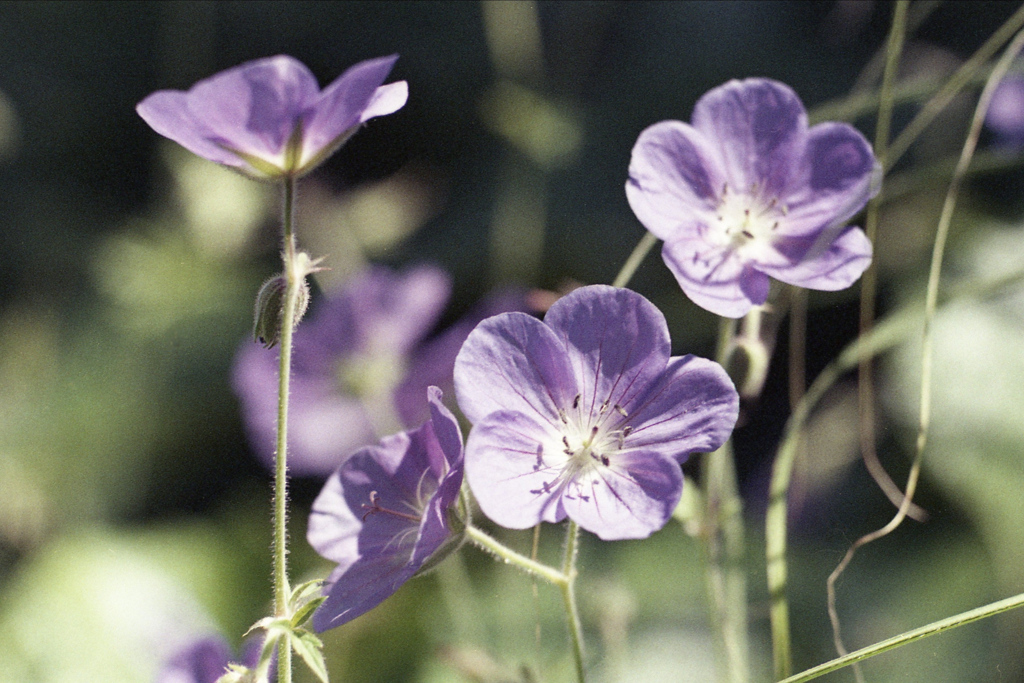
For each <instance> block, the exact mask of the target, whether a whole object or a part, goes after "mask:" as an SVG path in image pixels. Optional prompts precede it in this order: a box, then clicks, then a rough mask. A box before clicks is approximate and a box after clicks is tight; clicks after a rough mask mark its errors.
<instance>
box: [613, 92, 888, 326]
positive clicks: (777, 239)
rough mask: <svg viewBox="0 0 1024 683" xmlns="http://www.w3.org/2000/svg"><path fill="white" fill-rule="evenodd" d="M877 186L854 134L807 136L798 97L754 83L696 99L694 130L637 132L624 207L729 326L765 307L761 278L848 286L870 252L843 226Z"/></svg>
mask: <svg viewBox="0 0 1024 683" xmlns="http://www.w3.org/2000/svg"><path fill="white" fill-rule="evenodd" d="M880 177H881V174H880V169H879V167H878V164H877V162H876V161H875V157H874V155H873V153H872V151H871V146H870V145H869V144H868V142H867V140H865V139H864V136H863V135H861V134H860V133H859V132H858V131H857V130H856V129H855V128H853V127H852V126H850V125H848V124H845V123H821V124H818V125H816V126H814V127H813V128H808V127H807V113H806V112H805V111H804V106H803V104H802V103H801V102H800V99H799V98H798V97H797V95H796V93H794V92H793V91H792V90H791V89H790V88H789V87H788V86H786V85H783V84H782V83H778V82H776V81H771V80H767V79H763V78H751V79H748V80H744V81H729V82H728V83H726V84H725V85H722V86H719V87H717V88H715V89H714V90H711V91H710V92H708V93H707V94H705V95H704V96H703V97H701V98H700V100H699V101H698V102H697V105H696V106H695V107H694V110H693V118H692V124H686V123H682V122H681V121H662V122H661V123H656V124H654V125H653V126H651V127H649V128H647V129H646V130H644V131H643V132H642V133H641V134H640V137H639V138H638V139H637V141H636V145H635V146H634V147H633V156H632V160H631V161H630V164H629V180H628V181H627V182H626V197H627V198H628V199H629V204H630V206H631V207H632V208H633V212H634V213H636V215H637V217H638V218H639V219H640V222H641V223H643V224H644V226H646V228H647V229H648V230H649V231H651V233H652V234H654V235H655V236H656V237H658V238H660V239H662V240H664V241H665V244H664V247H663V249H662V256H663V258H664V259H665V263H666V265H668V267H669V270H671V271H672V274H673V275H675V277H676V280H678V281H679V285H680V286H681V287H682V288H683V291H684V292H685V293H686V295H687V296H688V297H690V299H691V300H693V301H694V302H695V303H696V304H698V305H699V306H702V307H703V308H706V309H707V310H709V311H711V312H712V313H717V314H718V315H723V316H727V317H730V318H738V317H741V316H743V315H745V314H746V313H747V312H748V311H749V310H750V309H751V308H752V307H754V306H758V305H761V304H763V303H764V302H765V301H766V300H767V298H768V288H769V276H770V277H773V278H775V279H777V280H781V281H782V282H786V283H789V284H791V285H797V286H800V287H807V288H810V289H822V290H838V289H844V288H846V287H849V286H850V285H851V284H852V283H853V282H855V281H856V280H857V278H859V277H860V275H861V273H863V272H864V270H866V269H867V267H868V266H869V265H870V264H871V243H870V242H869V241H868V239H867V237H866V236H865V234H864V232H863V231H862V230H860V229H859V228H855V227H847V226H846V222H847V221H848V220H850V219H851V218H852V217H853V216H854V215H855V214H856V213H857V212H858V211H860V210H861V209H862V208H863V207H864V205H865V204H866V203H867V201H868V200H869V199H870V198H871V197H873V196H874V195H875V194H877V193H878V190H879V185H880V184H879V179H880Z"/></svg>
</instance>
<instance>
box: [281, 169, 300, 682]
mask: <svg viewBox="0 0 1024 683" xmlns="http://www.w3.org/2000/svg"><path fill="white" fill-rule="evenodd" d="M295 184H296V180H295V178H294V177H291V176H287V177H285V178H284V181H283V183H282V186H283V201H282V221H281V224H282V232H283V239H284V246H283V250H282V252H281V258H282V260H283V262H284V264H283V265H284V278H285V295H284V304H283V308H284V310H283V314H282V316H281V349H280V360H279V371H278V384H277V460H276V464H275V470H274V615H275V616H277V617H279V618H287V617H288V616H290V615H289V614H288V598H289V594H290V593H291V588H290V586H289V583H288V386H289V381H290V375H291V361H292V331H293V330H294V328H295V325H294V322H293V321H294V320H295V310H296V307H297V306H298V301H299V294H300V291H301V289H302V284H303V282H304V281H305V277H306V272H304V270H303V268H302V266H301V265H300V264H299V256H298V250H297V249H296V246H295V233H294V231H293V227H292V226H293V224H294V218H295ZM305 260H308V259H305ZM291 678H292V671H291V643H290V641H289V638H288V636H287V635H285V637H284V638H283V640H282V642H281V644H280V647H279V648H278V665H277V680H278V683H290V682H291Z"/></svg>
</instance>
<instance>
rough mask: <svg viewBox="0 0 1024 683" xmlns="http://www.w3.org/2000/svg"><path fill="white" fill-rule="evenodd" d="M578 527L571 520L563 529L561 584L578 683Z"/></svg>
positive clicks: (581, 674)
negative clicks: (563, 551)
mask: <svg viewBox="0 0 1024 683" xmlns="http://www.w3.org/2000/svg"><path fill="white" fill-rule="evenodd" d="M579 540H580V527H579V525H578V524H576V522H574V521H573V520H571V519H570V520H569V524H568V526H567V527H566V530H565V557H564V559H563V560H562V574H563V575H564V576H565V578H566V581H565V583H564V584H563V585H562V586H561V589H562V600H563V602H564V603H565V615H566V617H567V618H568V620H569V637H570V639H571V640H572V654H573V659H574V660H575V662H576V678H577V680H579V683H584V681H585V680H586V670H585V669H584V667H583V626H582V625H581V624H580V613H579V609H578V608H577V607H576V590H575V585H576V555H577V554H578V551H579Z"/></svg>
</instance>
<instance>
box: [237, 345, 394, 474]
mask: <svg viewBox="0 0 1024 683" xmlns="http://www.w3.org/2000/svg"><path fill="white" fill-rule="evenodd" d="M299 329H300V330H301V329H302V328H301V327H300V328H299ZM277 370H278V353H277V350H276V349H270V350H268V349H264V348H262V347H259V346H257V345H256V344H253V343H251V342H249V341H246V342H245V343H244V345H243V346H242V348H241V349H240V350H239V352H238V355H237V356H236V359H235V366H234V369H233V371H232V387H233V388H234V391H235V393H236V394H237V395H238V397H239V399H240V401H241V409H242V416H243V418H244V423H245V427H246V431H247V432H248V434H249V442H250V443H251V444H252V447H253V450H255V451H256V454H257V455H258V456H259V457H260V459H261V460H262V461H263V463H264V464H265V465H266V466H267V467H269V468H273V466H274V453H275V451H276V443H277ZM331 380H332V378H331V377H330V376H329V375H328V376H319V375H317V374H316V373H312V374H306V373H304V372H302V371H301V370H299V369H298V368H293V374H292V385H291V392H290V393H291V399H290V400H291V411H290V412H289V414H288V430H289V441H288V446H289V458H288V466H289V470H291V472H292V474H294V475H297V476H311V475H314V476H326V475H328V474H330V473H331V472H333V471H334V470H335V469H337V467H338V466H339V465H340V464H341V463H342V462H343V461H344V460H345V458H346V457H347V456H348V455H349V454H351V453H352V452H353V451H355V450H356V449H357V448H359V447H360V446H364V445H366V444H368V443H372V442H373V441H375V440H376V439H377V434H376V432H375V431H374V429H373V425H372V422H371V421H370V419H369V416H368V415H367V413H366V409H365V408H364V407H363V405H362V403H361V402H360V401H359V400H357V399H356V398H354V397H351V396H346V395H344V394H341V393H339V392H338V391H337V389H336V388H335V387H334V385H333V383H332V381H331Z"/></svg>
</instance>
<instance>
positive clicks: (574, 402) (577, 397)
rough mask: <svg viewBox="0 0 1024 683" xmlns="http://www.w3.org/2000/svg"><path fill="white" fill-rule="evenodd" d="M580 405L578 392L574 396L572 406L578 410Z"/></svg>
mask: <svg viewBox="0 0 1024 683" xmlns="http://www.w3.org/2000/svg"><path fill="white" fill-rule="evenodd" d="M579 407H580V395H579V394H576V398H574V399H573V400H572V408H573V410H576V409H577V408H579Z"/></svg>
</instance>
